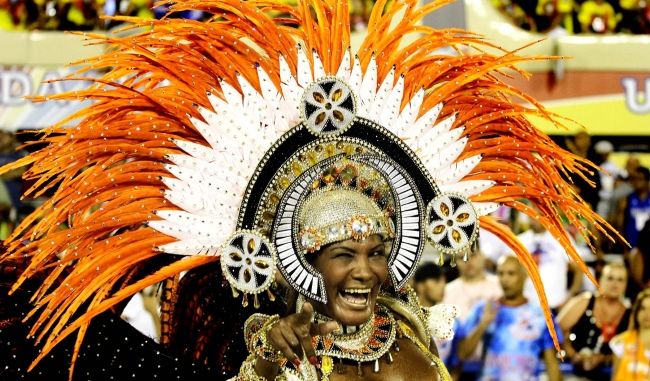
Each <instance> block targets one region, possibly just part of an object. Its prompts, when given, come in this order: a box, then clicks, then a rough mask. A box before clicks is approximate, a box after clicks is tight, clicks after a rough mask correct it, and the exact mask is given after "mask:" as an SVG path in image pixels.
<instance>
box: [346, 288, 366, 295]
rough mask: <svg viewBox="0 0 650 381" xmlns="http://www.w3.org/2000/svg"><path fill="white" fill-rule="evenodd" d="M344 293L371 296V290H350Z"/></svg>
mask: <svg viewBox="0 0 650 381" xmlns="http://www.w3.org/2000/svg"><path fill="white" fill-rule="evenodd" d="M343 292H346V293H348V294H369V293H370V289H369V288H348V289H345V290H343Z"/></svg>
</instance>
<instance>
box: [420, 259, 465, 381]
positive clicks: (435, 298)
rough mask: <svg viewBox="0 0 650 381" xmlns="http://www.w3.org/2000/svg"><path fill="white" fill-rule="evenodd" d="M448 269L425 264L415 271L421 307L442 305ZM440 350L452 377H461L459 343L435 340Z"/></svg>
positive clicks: (455, 328) (431, 263) (428, 263)
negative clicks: (457, 353) (457, 345)
mask: <svg viewBox="0 0 650 381" xmlns="http://www.w3.org/2000/svg"><path fill="white" fill-rule="evenodd" d="M446 273H447V271H446V268H445V267H443V266H438V265H437V264H435V263H433V262H423V263H421V264H420V266H419V267H418V269H417V270H416V271H415V275H414V276H413V286H414V289H415V292H416V293H417V295H418V298H419V300H420V305H422V307H424V308H430V307H433V306H435V305H438V304H439V303H442V299H443V296H444V294H445V285H446V284H447V279H446ZM457 326H458V323H457V319H456V320H455V323H454V331H456V330H457ZM434 341H435V343H436V347H437V349H438V357H440V359H441V360H442V361H444V363H445V365H446V366H447V369H448V370H449V372H450V373H451V375H452V377H455V378H454V379H456V378H457V377H458V376H459V371H460V369H459V362H458V356H457V355H456V344H457V342H456V341H455V340H453V339H450V340H438V339H436V338H434Z"/></svg>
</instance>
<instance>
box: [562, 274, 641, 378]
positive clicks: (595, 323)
mask: <svg viewBox="0 0 650 381" xmlns="http://www.w3.org/2000/svg"><path fill="white" fill-rule="evenodd" d="M626 284H627V269H626V268H625V266H624V265H623V264H620V263H610V264H607V265H605V267H604V268H603V272H602V274H601V277H600V288H601V290H602V293H601V294H599V293H592V292H585V293H582V294H581V295H578V296H575V297H574V298H572V299H571V300H569V302H568V303H567V304H566V306H564V308H562V310H561V311H560V313H559V314H558V317H557V319H558V322H559V324H560V328H562V332H563V334H564V337H566V338H568V340H565V342H564V349H565V351H566V354H567V357H568V358H569V359H570V360H571V362H572V363H573V374H574V375H577V376H580V377H583V378H584V379H586V380H594V381H598V380H605V379H607V378H608V376H609V375H608V372H609V366H610V365H611V362H612V352H611V349H610V348H609V341H610V340H611V339H612V337H613V336H614V335H616V334H618V333H621V332H623V331H624V330H625V329H626V328H627V326H628V323H629V318H630V306H629V303H628V302H627V300H626V299H625V286H626Z"/></svg>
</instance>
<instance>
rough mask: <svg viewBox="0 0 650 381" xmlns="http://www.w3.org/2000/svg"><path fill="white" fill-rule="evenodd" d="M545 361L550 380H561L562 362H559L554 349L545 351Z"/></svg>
mask: <svg viewBox="0 0 650 381" xmlns="http://www.w3.org/2000/svg"><path fill="white" fill-rule="evenodd" d="M544 363H545V364H546V373H547V374H548V381H561V380H562V372H560V364H558V361H557V357H555V350H554V349H547V350H545V351H544Z"/></svg>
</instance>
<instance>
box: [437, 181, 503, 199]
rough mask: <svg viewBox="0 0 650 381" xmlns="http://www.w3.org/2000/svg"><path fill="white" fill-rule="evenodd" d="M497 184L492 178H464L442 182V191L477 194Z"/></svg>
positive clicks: (466, 194)
mask: <svg viewBox="0 0 650 381" xmlns="http://www.w3.org/2000/svg"><path fill="white" fill-rule="evenodd" d="M495 184H496V181H490V180H464V181H459V182H457V183H452V184H441V185H440V186H439V188H440V191H442V192H445V193H460V194H462V195H463V196H465V197H470V196H474V195H477V194H479V193H481V192H483V191H485V190H487V189H490V188H491V187H493V186H494V185H495Z"/></svg>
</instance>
